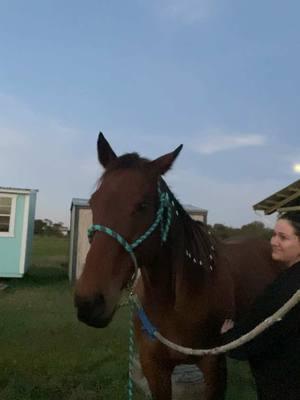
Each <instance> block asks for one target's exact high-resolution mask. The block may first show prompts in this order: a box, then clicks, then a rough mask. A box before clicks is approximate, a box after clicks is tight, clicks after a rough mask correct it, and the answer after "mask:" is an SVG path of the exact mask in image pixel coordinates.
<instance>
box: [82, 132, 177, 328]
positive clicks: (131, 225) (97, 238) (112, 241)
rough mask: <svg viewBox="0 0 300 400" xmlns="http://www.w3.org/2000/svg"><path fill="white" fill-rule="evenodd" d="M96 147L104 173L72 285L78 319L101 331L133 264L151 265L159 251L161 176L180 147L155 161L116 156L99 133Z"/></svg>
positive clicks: (161, 215)
mask: <svg viewBox="0 0 300 400" xmlns="http://www.w3.org/2000/svg"><path fill="white" fill-rule="evenodd" d="M97 147H98V159H99V162H100V164H101V165H102V166H103V167H104V173H103V175H102V176H101V178H100V180H99V185H98V188H97V190H96V191H95V192H94V193H93V195H92V196H91V198H90V207H91V210H92V216H93V225H92V227H91V229H90V231H89V236H90V242H91V245H90V249H89V251H88V254H87V257H86V262H85V266H84V269H83V272H82V275H81V276H80V278H79V280H78V282H77V284H76V288H75V306H76V307H77V313H78V318H79V320H81V321H82V322H85V323H87V324H88V325H91V326H95V327H105V326H106V325H107V324H108V323H109V322H110V321H111V319H112V317H113V314H114V311H115V310H116V307H117V305H118V302H119V300H120V297H121V294H122V289H124V288H125V287H126V285H127V284H128V283H129V282H130V281H131V279H132V276H133V275H134V272H135V269H136V267H137V262H138V264H139V265H143V264H144V263H151V261H153V260H154V258H155V255H156V249H159V247H160V243H161V232H160V229H159V228H160V227H159V225H160V222H161V221H160V220H161V219H162V218H163V214H165V210H164V207H165V200H166V199H165V197H164V193H161V191H160V188H159V182H160V177H161V175H163V174H165V173H166V172H167V171H168V170H169V169H170V168H171V166H172V164H173V162H174V160H175V159H176V157H177V156H178V154H179V152H180V150H181V149H182V145H181V146H179V147H178V148H177V149H176V150H174V151H173V152H171V153H168V154H165V155H163V156H161V157H159V158H157V159H156V160H154V161H149V160H147V159H144V158H141V157H139V155H138V154H136V153H130V154H124V155H122V156H120V157H117V155H116V154H115V152H114V151H113V150H112V148H111V146H110V144H109V143H108V142H107V140H106V139H105V138H104V136H103V134H102V133H100V134H99V137H98V143H97ZM157 251H159V250H157Z"/></svg>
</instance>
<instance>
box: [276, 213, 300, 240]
mask: <svg viewBox="0 0 300 400" xmlns="http://www.w3.org/2000/svg"><path fill="white" fill-rule="evenodd" d="M278 219H285V220H287V221H289V223H290V224H291V225H292V227H293V228H294V231H295V234H296V235H297V236H298V237H300V211H290V212H286V213H284V214H280V215H279V217H278Z"/></svg>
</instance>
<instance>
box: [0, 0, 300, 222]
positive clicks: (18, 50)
mask: <svg viewBox="0 0 300 400" xmlns="http://www.w3.org/2000/svg"><path fill="white" fill-rule="evenodd" d="M299 15H300V3H299V2H298V1H296V0H295V1H292V0H287V1H285V2H282V1H277V0H263V1H261V0H259V1H258V0H252V1H251V2H250V1H249V2H245V1H237V0H151V1H146V0H128V1H121V0H119V1H116V0H110V1H104V0H89V1H86V2H82V1H78V0H72V1H71V0H64V1H61V0H59V1H58V0H51V1H50V0H43V1H40V0H28V1H26V2H25V1H21V0H18V1H16V0H0V186H8V187H17V188H32V189H38V190H39V192H38V199H37V210H36V218H42V219H43V218H48V219H51V220H53V221H55V222H58V221H62V222H64V223H65V224H66V225H69V220H70V205H71V201H72V198H75V197H79V198H86V199H88V198H89V197H90V195H91V194H92V193H93V191H94V189H95V184H96V181H97V179H98V177H99V176H100V174H101V172H102V170H101V167H100V166H99V164H98V160H97V152H96V142H97V136H98V132H99V131H102V132H103V133H104V135H105V137H106V138H107V140H108V141H109V142H110V144H111V146H112V148H113V149H114V151H115V152H116V153H117V154H118V155H121V154H123V153H126V152H138V153H139V154H140V155H141V156H144V157H147V158H150V159H154V158H157V157H159V156H161V155H163V154H165V153H168V152H170V151H172V150H174V149H175V148H176V147H177V146H178V145H180V144H181V143H182V144H183V145H184V147H183V150H182V152H181V154H180V156H179V157H178V159H177V160H176V163H175V165H174V166H173V169H172V171H170V172H169V173H168V174H167V175H166V180H167V182H168V184H169V185H170V186H171V188H172V190H173V192H174V193H175V195H176V196H177V197H178V199H179V200H180V201H181V202H182V203H184V204H192V205H194V206H198V207H201V208H204V209H207V210H208V222H209V223H212V224H213V223H223V224H226V225H229V226H234V227H240V226H242V225H243V224H247V223H250V222H252V221H254V220H257V221H261V222H264V223H265V224H266V225H268V224H270V221H271V220H270V217H265V216H263V215H261V214H256V213H255V212H254V211H253V209H252V206H253V204H255V203H257V202H259V201H261V200H262V199H264V198H265V197H268V196H269V195H271V194H273V193H274V192H276V191H278V190H280V189H282V188H283V187H285V186H287V185H289V184H290V183H292V182H294V181H296V180H297V179H300V174H299V171H298V172H297V171H295V170H294V168H295V165H296V164H300V132H299V131H300V113H299V109H300V96H299V88H300V74H299V71H300V25H299ZM271 222H272V221H271Z"/></svg>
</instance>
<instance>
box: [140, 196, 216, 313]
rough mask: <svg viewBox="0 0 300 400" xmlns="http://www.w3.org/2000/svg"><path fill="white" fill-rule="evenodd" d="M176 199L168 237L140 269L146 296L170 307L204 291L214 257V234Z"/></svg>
mask: <svg viewBox="0 0 300 400" xmlns="http://www.w3.org/2000/svg"><path fill="white" fill-rule="evenodd" d="M174 200H175V199H174ZM175 202H176V203H175V209H174V211H173V216H172V225H171V229H170V232H169V236H168V240H167V242H166V243H165V244H164V245H163V246H162V247H161V249H160V251H159V253H158V255H157V257H156V259H155V261H154V262H153V264H152V265H151V266H150V267H146V268H143V269H142V276H143V282H144V288H145V291H146V292H147V298H148V299H150V298H151V299H152V302H160V303H161V302H165V303H166V304H168V305H169V306H172V307H174V306H176V304H178V303H180V302H184V303H186V302H187V301H190V299H191V293H197V296H200V295H201V293H203V290H204V288H207V287H208V282H209V281H210V279H209V278H210V275H211V273H212V272H213V271H211V268H214V267H215V257H216V253H215V249H214V246H215V239H214V237H213V235H212V234H211V235H210V234H209V231H208V229H207V228H206V226H205V225H204V224H198V223H196V222H195V221H193V220H192V219H191V218H190V216H189V215H188V214H187V213H186V212H185V211H184V209H183V208H182V206H181V205H180V204H179V203H178V202H177V200H175ZM200 263H201V264H202V265H200Z"/></svg>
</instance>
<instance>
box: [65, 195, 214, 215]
mask: <svg viewBox="0 0 300 400" xmlns="http://www.w3.org/2000/svg"><path fill="white" fill-rule="evenodd" d="M74 206H75V207H84V208H86V207H88V208H89V207H90V205H89V201H88V200H87V199H80V198H74V199H72V203H71V209H72V208H73V207H74ZM183 208H184V209H185V210H186V211H187V212H188V213H190V214H202V215H203V214H204V215H207V213H208V211H207V210H205V209H203V208H199V207H196V206H193V205H191V204H183Z"/></svg>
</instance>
